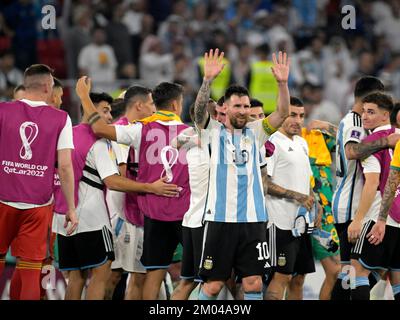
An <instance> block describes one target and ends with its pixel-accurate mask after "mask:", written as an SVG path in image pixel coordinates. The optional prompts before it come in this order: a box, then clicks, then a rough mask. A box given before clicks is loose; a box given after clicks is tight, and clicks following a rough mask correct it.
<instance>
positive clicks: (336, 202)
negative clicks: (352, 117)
mask: <svg viewBox="0 0 400 320" xmlns="http://www.w3.org/2000/svg"><path fill="white" fill-rule="evenodd" d="M343 127H344V122H340V125H339V132H338V137H339V138H338V145H339V149H340V150H339V152H340V154H341V155H342V156H343V163H344V166H343V167H344V168H342V170H343V171H344V175H343V177H342V181H341V182H340V185H339V187H338V188H337V190H336V192H335V199H334V201H333V208H332V212H333V216H334V217H335V221H336V222H338V221H339V220H338V217H339V212H338V211H339V209H338V208H339V199H340V195H341V193H342V190H343V187H344V183H345V182H346V178H347V161H346V154H345V152H344V145H343ZM336 165H337V164H336Z"/></svg>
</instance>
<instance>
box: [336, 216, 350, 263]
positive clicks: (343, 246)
mask: <svg viewBox="0 0 400 320" xmlns="http://www.w3.org/2000/svg"><path fill="white" fill-rule="evenodd" d="M350 223H351V221H347V222H345V223H335V228H336V231H337V233H338V236H339V245H340V263H343V264H346V263H348V264H350V258H351V249H352V247H353V244H351V243H350V242H349V237H348V235H347V228H348V227H349V225H350Z"/></svg>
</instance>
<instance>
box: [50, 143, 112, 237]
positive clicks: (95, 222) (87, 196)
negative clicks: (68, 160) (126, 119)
mask: <svg viewBox="0 0 400 320" xmlns="http://www.w3.org/2000/svg"><path fill="white" fill-rule="evenodd" d="M86 165H87V166H89V167H90V168H93V169H96V170H97V172H98V173H99V175H100V178H101V179H100V178H99V177H98V176H96V175H93V174H91V173H89V172H87V171H83V175H84V176H85V177H87V178H88V179H90V180H92V181H94V182H97V183H100V184H102V180H104V179H105V178H107V177H109V176H112V175H115V174H119V172H118V167H117V162H116V156H115V153H114V150H113V149H112V146H111V142H110V141H109V140H106V139H100V140H97V141H96V142H95V143H94V144H93V146H92V147H91V148H90V150H89V152H88V155H87V157H86ZM76 213H77V216H78V219H79V224H78V227H77V228H76V230H75V231H74V233H73V234H77V233H82V232H89V231H96V230H101V229H102V228H103V227H104V226H106V227H107V228H108V229H109V230H110V231H111V224H110V218H109V215H108V211H107V207H106V202H105V199H104V192H103V191H102V190H100V189H97V188H94V187H92V186H90V185H88V184H87V183H85V182H83V181H80V182H79V201H78V206H77V208H76ZM64 222H65V215H62V214H58V213H55V214H54V218H53V232H56V233H58V234H61V235H66V229H65V228H64Z"/></svg>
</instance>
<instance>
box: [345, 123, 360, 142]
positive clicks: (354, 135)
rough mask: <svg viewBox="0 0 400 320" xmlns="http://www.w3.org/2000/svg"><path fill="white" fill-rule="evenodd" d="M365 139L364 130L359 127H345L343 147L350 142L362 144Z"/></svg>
mask: <svg viewBox="0 0 400 320" xmlns="http://www.w3.org/2000/svg"><path fill="white" fill-rule="evenodd" d="M363 138H364V129H363V128H362V127H361V126H358V125H354V124H351V125H345V127H344V130H343V145H344V146H345V145H346V144H347V143H349V142H355V143H360V142H361V140H362V139H363Z"/></svg>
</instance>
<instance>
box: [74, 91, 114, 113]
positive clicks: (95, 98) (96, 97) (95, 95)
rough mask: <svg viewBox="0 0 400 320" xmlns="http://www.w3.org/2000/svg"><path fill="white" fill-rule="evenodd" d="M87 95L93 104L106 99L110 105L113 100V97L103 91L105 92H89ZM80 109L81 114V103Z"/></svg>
mask: <svg viewBox="0 0 400 320" xmlns="http://www.w3.org/2000/svg"><path fill="white" fill-rule="evenodd" d="M89 97H90V100H92V102H93V104H97V103H100V102H102V101H106V102H108V103H109V104H110V105H112V103H113V101H114V99H113V98H112V97H111V96H110V95H109V94H108V93H105V92H90V93H89ZM80 110H81V114H82V115H83V114H84V111H83V107H82V105H81V106H80Z"/></svg>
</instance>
